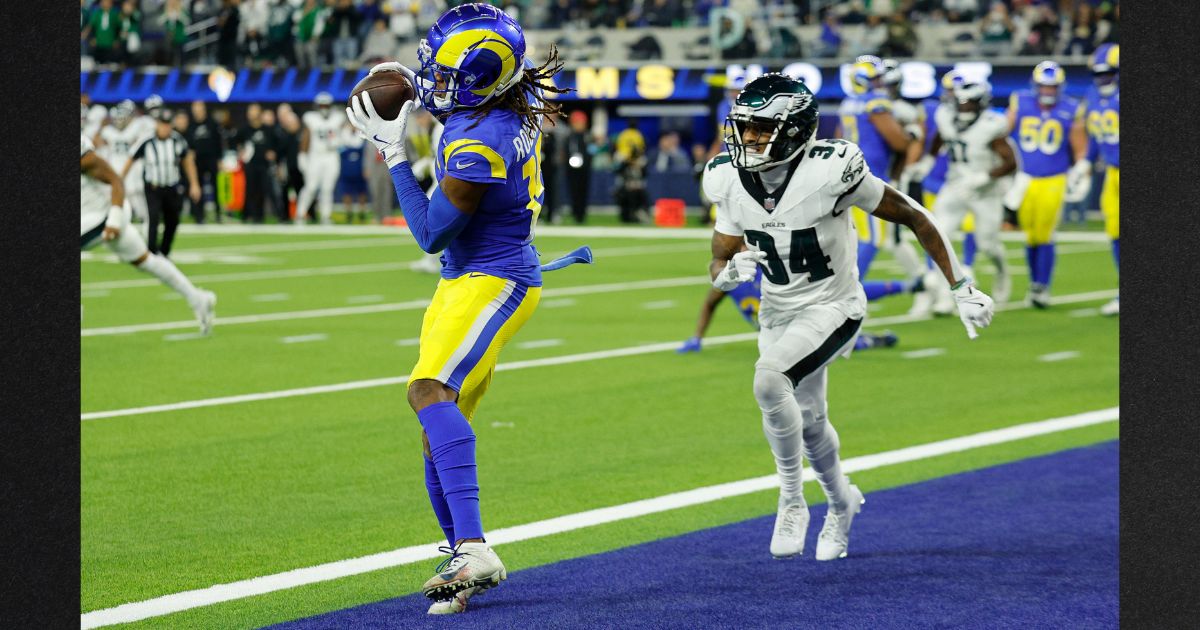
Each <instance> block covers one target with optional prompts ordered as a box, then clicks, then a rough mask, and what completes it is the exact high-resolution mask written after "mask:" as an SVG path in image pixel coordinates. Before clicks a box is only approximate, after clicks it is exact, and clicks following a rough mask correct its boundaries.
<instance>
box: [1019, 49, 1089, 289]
mask: <svg viewBox="0 0 1200 630" xmlns="http://www.w3.org/2000/svg"><path fill="white" fill-rule="evenodd" d="M1066 81H1067V73H1066V72H1064V71H1063V69H1062V67H1061V66H1059V65H1058V64H1057V63H1055V62H1053V61H1043V62H1041V63H1039V64H1038V65H1037V66H1036V67H1035V68H1034V69H1033V79H1032V81H1031V84H1032V87H1031V89H1028V90H1019V91H1017V92H1013V94H1012V96H1011V97H1010V98H1009V104H1008V112H1007V116H1008V129H1009V132H1010V133H1011V134H1012V136H1013V139H1014V140H1015V141H1016V144H1017V148H1018V149H1019V150H1020V154H1021V161H1020V164H1021V173H1020V174H1019V175H1018V177H1019V180H1020V181H1018V182H1014V184H1013V188H1012V190H1010V191H1009V198H1008V199H1006V203H1005V207H1006V208H1017V211H1016V217H1015V218H1016V221H1013V220H1012V217H1009V219H1008V222H1009V223H1016V224H1017V225H1019V226H1020V227H1021V229H1022V230H1023V231H1024V232H1025V260H1026V262H1027V263H1028V265H1029V295H1028V296H1027V297H1026V302H1027V303H1028V304H1029V305H1030V306H1033V307H1035V308H1047V307H1049V306H1050V280H1051V278H1052V276H1053V275H1054V258H1055V255H1054V254H1055V252H1054V232H1055V230H1056V229H1057V228H1058V221H1059V219H1061V218H1062V206H1063V197H1064V195H1066V192H1067V170H1068V169H1070V167H1071V153H1070V146H1069V144H1068V142H1067V132H1068V131H1069V130H1070V129H1071V122H1072V121H1073V120H1074V118H1075V109H1076V108H1075V102H1074V101H1073V100H1071V99H1069V98H1067V97H1066V96H1065V95H1063V93H1062V91H1063V84H1064V83H1066ZM1020 175H1024V177H1021V176H1020ZM1006 212H1008V211H1006Z"/></svg>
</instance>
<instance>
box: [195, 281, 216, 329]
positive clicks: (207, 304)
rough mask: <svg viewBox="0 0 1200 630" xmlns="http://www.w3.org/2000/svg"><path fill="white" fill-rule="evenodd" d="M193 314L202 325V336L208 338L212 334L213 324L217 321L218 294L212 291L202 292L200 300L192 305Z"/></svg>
mask: <svg viewBox="0 0 1200 630" xmlns="http://www.w3.org/2000/svg"><path fill="white" fill-rule="evenodd" d="M192 312H193V313H195V314H196V321H197V322H199V323H200V334H201V335H204V336H205V337H207V336H208V335H210V334H212V329H213V324H214V323H215V322H216V319H217V294H216V293H213V292H212V291H201V292H200V298H199V299H198V300H196V303H195V304H192Z"/></svg>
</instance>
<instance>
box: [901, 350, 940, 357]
mask: <svg viewBox="0 0 1200 630" xmlns="http://www.w3.org/2000/svg"><path fill="white" fill-rule="evenodd" d="M943 354H946V349H945V348H922V349H920V350H909V351H908V352H901V353H900V356H902V357H904V358H905V359H925V358H928V357H938V356H941V355H943Z"/></svg>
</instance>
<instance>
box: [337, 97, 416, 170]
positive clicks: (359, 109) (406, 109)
mask: <svg viewBox="0 0 1200 630" xmlns="http://www.w3.org/2000/svg"><path fill="white" fill-rule="evenodd" d="M414 107H416V105H415V103H414V101H407V102H406V103H404V105H403V106H402V107H401V108H400V114H399V115H398V116H396V119H395V120H388V119H386V118H384V117H382V116H380V115H379V113H378V112H376V111H375V105H374V104H372V103H371V94H370V93H369V92H362V93H360V94H359V95H358V98H352V99H351V100H350V107H347V108H346V118H348V119H350V124H351V125H354V128H355V129H357V130H358V133H359V134H361V135H362V137H363V138H366V139H367V140H370V141H371V142H373V143H375V148H377V149H379V154H380V155H382V156H383V161H384V162H387V165H388V168H389V169H390V168H392V167H393V166H395V165H397V164H399V163H401V162H407V161H408V155H407V153H406V152H405V144H406V143H405V141H404V139H405V131H406V129H407V128H408V115H409V114H410V113H411V112H412V110H413V108H414Z"/></svg>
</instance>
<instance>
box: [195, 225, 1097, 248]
mask: <svg viewBox="0 0 1200 630" xmlns="http://www.w3.org/2000/svg"><path fill="white" fill-rule="evenodd" d="M179 233H181V234H268V235H282V236H303V235H306V234H307V235H328V236H346V235H357V236H361V235H366V234H385V235H390V236H396V237H404V238H408V237H409V235H410V234H409V231H408V228H403V227H396V226H390V225H325V226H315V225H307V226H295V225H253V226H252V225H217V224H209V223H205V224H201V225H197V224H194V223H185V224H183V225H180V226H179ZM537 235H538V236H548V237H567V236H573V237H580V238H588V237H595V238H652V239H653V238H659V239H676V238H678V239H688V238H696V239H710V238H712V228H711V227H690V228H686V227H685V228H660V227H616V226H614V227H583V226H568V225H539V226H537ZM1054 239H1055V241H1057V242H1059V243H1107V242H1109V238H1108V236H1106V235H1105V234H1104V232H1098V231H1088V230H1064V231H1061V232H1056V233H1055V235H1054ZM364 240H365V239H364ZM1000 240H1002V241H1005V242H1019V243H1024V242H1025V234H1024V233H1022V232H1001V233H1000ZM210 251H211V250H210Z"/></svg>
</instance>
